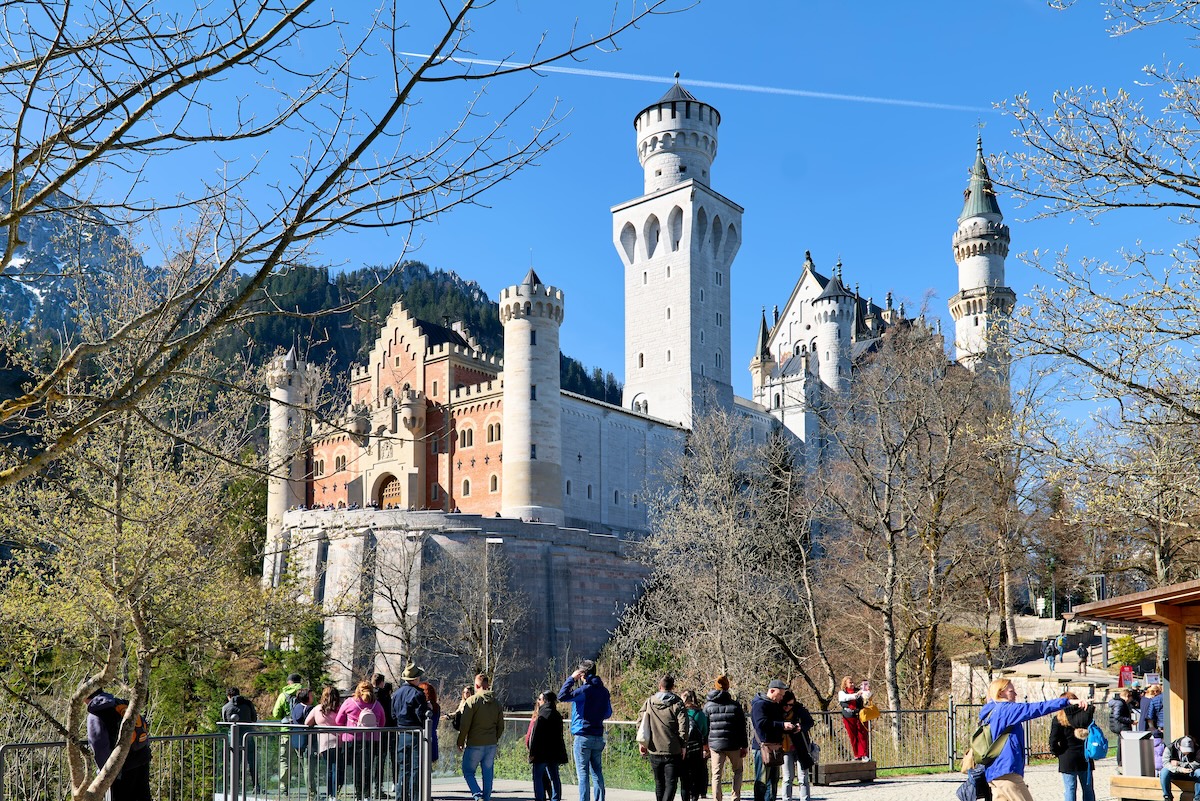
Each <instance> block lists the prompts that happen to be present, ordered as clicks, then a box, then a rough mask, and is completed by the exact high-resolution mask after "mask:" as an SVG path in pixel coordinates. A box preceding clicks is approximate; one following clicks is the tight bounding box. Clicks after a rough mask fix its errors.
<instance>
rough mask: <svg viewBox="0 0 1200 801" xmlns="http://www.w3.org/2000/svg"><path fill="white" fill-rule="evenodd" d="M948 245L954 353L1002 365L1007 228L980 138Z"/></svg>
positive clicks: (1008, 311) (966, 360)
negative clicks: (954, 268) (953, 270)
mask: <svg viewBox="0 0 1200 801" xmlns="http://www.w3.org/2000/svg"><path fill="white" fill-rule="evenodd" d="M953 244H954V260H955V262H957V263H958V294H956V295H955V296H954V297H952V298H950V316H951V317H953V318H954V349H955V358H957V360H958V361H959V362H960V363H962V364H964V365H966V366H967V367H970V368H971V369H975V368H976V367H977V366H978V365H979V364H980V362H981V361H984V360H986V361H987V362H989V363H991V364H992V366H993V367H997V366H1001V365H1000V362H1002V361H1003V358H1002V355H1001V354H1002V351H1003V349H1004V345H1003V338H1004V335H1005V332H1006V331H1007V327H1008V320H1009V318H1010V317H1011V315H1012V310H1013V306H1014V305H1016V302H1017V296H1016V293H1014V292H1013V291H1012V290H1011V289H1010V288H1009V287H1007V286H1005V281H1004V259H1005V258H1006V257H1007V256H1008V246H1009V231H1008V226H1007V225H1005V224H1004V217H1003V215H1002V214H1001V213H1000V205H999V203H997V202H996V192H995V190H994V189H993V188H992V179H991V177H990V176H989V175H988V169H987V163H986V161H985V160H984V157H983V138H982V137H979V138H978V139H977V140H976V142H975V163H974V165H972V167H971V175H970V179H969V180H968V183H967V189H966V191H965V192H964V193H963V210H962V214H960V215H959V216H958V229H957V230H956V231H955V232H954V241H953Z"/></svg>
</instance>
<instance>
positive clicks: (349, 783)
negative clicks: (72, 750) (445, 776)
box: [0, 722, 432, 801]
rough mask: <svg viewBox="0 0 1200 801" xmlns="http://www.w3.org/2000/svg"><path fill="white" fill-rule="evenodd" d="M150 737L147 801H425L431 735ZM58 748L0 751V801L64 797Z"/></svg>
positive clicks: (249, 731)
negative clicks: (342, 800)
mask: <svg viewBox="0 0 1200 801" xmlns="http://www.w3.org/2000/svg"><path fill="white" fill-rule="evenodd" d="M223 729H224V730H223V731H220V732H215V733H208V734H188V735H175V736H166V737H151V738H150V748H151V755H152V757H151V763H150V764H151V770H150V777H151V794H152V797H153V798H154V799H155V801H288V800H289V799H290V800H291V801H320V799H328V798H333V797H334V796H335V795H338V794H339V792H340V793H342V794H343V795H354V796H355V797H358V798H372V797H375V798H381V797H383V796H384V795H387V796H389V797H394V798H395V799H397V801H430V798H431V792H432V786H431V785H432V775H431V771H430V767H431V762H430V743H431V735H432V732H431V731H425V730H422V729H412V728H366V727H363V728H326V727H303V726H288V725H285V724H282V723H270V722H260V723H255V724H253V725H247V724H232V725H228V724H225V725H223ZM70 796H71V788H70V770H69V767H68V765H67V749H66V748H65V744H64V743H62V742H44V743H6V744H4V745H0V801H62V799H64V798H70Z"/></svg>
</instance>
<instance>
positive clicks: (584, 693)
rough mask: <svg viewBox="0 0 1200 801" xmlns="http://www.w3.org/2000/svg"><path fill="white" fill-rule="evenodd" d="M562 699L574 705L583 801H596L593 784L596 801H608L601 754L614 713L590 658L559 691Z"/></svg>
mask: <svg viewBox="0 0 1200 801" xmlns="http://www.w3.org/2000/svg"><path fill="white" fill-rule="evenodd" d="M577 685H578V686H577ZM558 700H559V702H560V703H564V704H571V734H573V735H575V775H576V776H577V777H578V780H579V801H592V799H591V795H592V790H591V788H592V786H593V785H594V786H595V788H596V795H595V801H604V770H603V766H602V764H601V760H600V755H601V753H603V751H604V721H606V720H608V719H609V718H611V717H612V713H613V710H612V699H611V697H610V696H609V694H608V688H607V687H605V686H604V682H602V681H600V677H599V676H597V675H596V663H595V662H593V661H592V660H590V659H585V660H583V661H582V662H580V663H579V667H578V668H576V669H575V672H574V673H572V674H571V675H570V676H567V678H566V681H564V682H563V685H562V687H561V688H559V690H558Z"/></svg>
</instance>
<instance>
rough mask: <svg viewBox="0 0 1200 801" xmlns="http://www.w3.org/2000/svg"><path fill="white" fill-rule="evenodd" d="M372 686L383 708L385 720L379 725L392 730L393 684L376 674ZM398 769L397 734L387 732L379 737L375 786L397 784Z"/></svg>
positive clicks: (394, 723)
mask: <svg viewBox="0 0 1200 801" xmlns="http://www.w3.org/2000/svg"><path fill="white" fill-rule="evenodd" d="M371 686H372V687H374V688H375V700H376V701H378V702H379V705H380V706H381V707H383V720H381V721H379V725H380V726H386V727H388V728H389V729H390V728H392V727H394V726H395V725H396V716H395V714H394V713H393V712H392V683H391V682H390V681H388V680H387V676H385V675H383V674H382V673H376V674H375V675H374V676H372V677H371ZM396 767H397V765H396V732H394V731H385V732H383V733H382V734H380V735H379V761H378V762H376V763H375V786H376V787H387V786H388V785H389V784H392V785H394V784H395V783H396ZM385 781H386V782H387V783H386V784H385Z"/></svg>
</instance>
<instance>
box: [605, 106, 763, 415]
mask: <svg viewBox="0 0 1200 801" xmlns="http://www.w3.org/2000/svg"><path fill="white" fill-rule="evenodd" d="M720 123H721V115H720V114H718V113H717V110H716V109H714V108H713V107H712V106H710V105H708V104H707V103H703V102H701V101H699V100H697V99H696V98H695V97H693V96H692V94H691V93H690V92H688V91H687V90H686V89H684V88H683V87H682V86H680V85H679V84H678V83H677V84H675V85H674V86H673V87H671V89H670V90H669V91H668V92H667V93H666V94H665V95H663V96H662V97H661V98H660V99H659V100H658V101H657V102H655V103H652V104H651V105H649V106H647V107H646V108H644V109H642V111H640V112H639V113H638V114H637V115H636V116H635V117H634V120H633V127H634V132H635V134H636V139H637V149H638V159H639V161H641V164H642V168H643V171H644V177H645V180H644V184H643V189H644V194H643V195H642V196H641V197H639V198H636V199H634V200H631V201H628V202H626V203H622V204H620V205H619V206H614V207H613V209H612V213H613V244H614V245H615V246H616V249H617V253H618V254H619V255H620V256H621V261H622V263H623V264H624V266H625V395H624V398H623V405H624V406H625V407H626V408H628V409H634V410H637V411H642V412H648V413H649V414H651V415H654V416H655V417H660V418H663V419H666V420H671V421H674V422H680V423H682V424H684V425H685V426H690V425H691V424H692V416H693V414H694V413H695V411H696V410H697V409H698V408H700V407H702V406H703V405H705V404H709V403H711V404H713V405H715V406H718V407H723V408H730V407H732V406H733V384H732V379H731V375H732V371H731V362H730V358H729V355H730V352H731V348H730V342H731V340H730V320H729V306H730V303H729V293H730V285H731V283H732V282H731V276H730V268H731V267H732V265H733V259H734V256H736V255H737V251H738V248H739V247H740V245H741V229H742V207H741V206H739V205H737V204H736V203H733V202H732V201H730V200H729V199H727V198H725V197H723V196H721V195H719V194H717V193H716V192H714V191H713V190H712V188H711V179H712V176H711V169H712V162H713V158H714V157H715V156H716V154H717V128H718V126H719V125H720Z"/></svg>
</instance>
